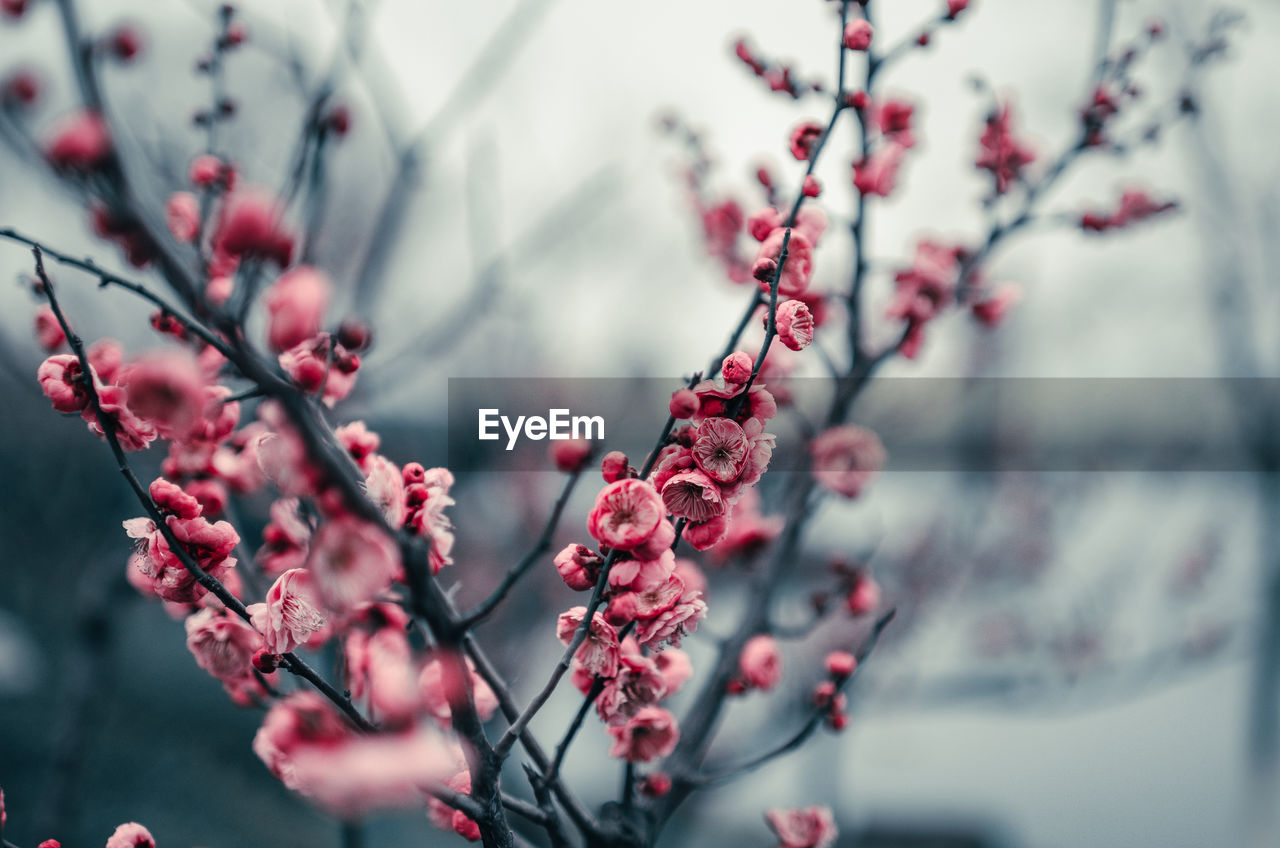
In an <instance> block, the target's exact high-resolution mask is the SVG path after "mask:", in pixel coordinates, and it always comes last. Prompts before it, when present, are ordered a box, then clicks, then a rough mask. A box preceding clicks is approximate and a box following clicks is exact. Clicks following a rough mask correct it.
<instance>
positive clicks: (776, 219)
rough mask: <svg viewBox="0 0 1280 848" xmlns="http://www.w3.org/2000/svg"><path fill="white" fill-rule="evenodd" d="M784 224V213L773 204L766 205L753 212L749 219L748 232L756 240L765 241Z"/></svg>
mask: <svg viewBox="0 0 1280 848" xmlns="http://www.w3.org/2000/svg"><path fill="white" fill-rule="evenodd" d="M782 224H783V217H782V213H781V212H779V211H778V210H777V209H774V208H773V207H772V206H766V207H765V208H763V209H759V210H757V211H756V212H754V213H752V215H751V217H750V218H748V219H747V232H749V233H750V234H751V237H752V238H753V239H755V240H756V241H764V240H765V239H767V238H768V237H769V236H770V235H771V234H772V233H773V231H774V230H776V229H778V228H779V227H781V226H782Z"/></svg>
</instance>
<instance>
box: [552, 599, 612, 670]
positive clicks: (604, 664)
mask: <svg viewBox="0 0 1280 848" xmlns="http://www.w3.org/2000/svg"><path fill="white" fill-rule="evenodd" d="M586 615H587V608H586V607H572V608H571V609H569V611H568V612H563V613H561V614H560V618H559V619H558V621H557V622H556V637H557V638H558V639H559V640H560V641H561V642H563V643H564V644H566V645H568V644H570V643H571V642H572V641H573V637H574V634H575V633H576V632H577V630H578V628H579V627H580V626H581V625H582V621H583V619H585V618H586ZM618 652H619V645H618V631H617V629H616V628H614V626H613V625H612V624H610V623H609V622H607V621H605V619H604V616H602V615H601V614H600V613H598V612H597V613H595V615H593V616H592V617H591V626H590V627H589V628H587V637H586V639H584V640H583V642H582V644H581V645H580V646H579V647H578V651H577V653H576V654H575V655H574V659H575V660H576V661H577V662H578V663H579V664H580V665H581V666H582V667H583V668H584V669H586V670H587V671H589V672H591V673H592V674H594V675H597V676H599V677H613V676H614V675H615V674H617V673H618Z"/></svg>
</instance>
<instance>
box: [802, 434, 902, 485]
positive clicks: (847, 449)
mask: <svg viewBox="0 0 1280 848" xmlns="http://www.w3.org/2000/svg"><path fill="white" fill-rule="evenodd" d="M809 454H810V457H811V458H812V461H813V476H814V479H816V480H817V481H818V483H819V484H820V485H821V486H822V487H823V488H825V489H828V490H829V491H832V492H835V493H836V494H838V495H843V496H844V497H846V498H856V497H857V496H858V495H859V494H861V493H862V490H863V489H864V488H865V487H866V485H867V484H868V483H870V482H871V480H872V479H873V478H874V477H875V476H876V474H877V473H879V471H880V469H881V468H883V467H884V463H885V459H886V454H885V449H884V445H883V444H881V442H880V439H879V437H877V436H876V434H875V433H873V432H871V431H870V430H868V429H866V428H865V427H858V426H856V425H853V424H846V425H842V426H839V427H832V428H830V429H828V430H825V431H823V432H822V433H820V434H819V435H818V436H817V438H815V439H814V440H813V441H812V442H811V443H810V445H809Z"/></svg>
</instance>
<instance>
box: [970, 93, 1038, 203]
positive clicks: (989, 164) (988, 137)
mask: <svg viewBox="0 0 1280 848" xmlns="http://www.w3.org/2000/svg"><path fill="white" fill-rule="evenodd" d="M980 143H981V147H982V149H981V151H980V152H979V153H978V160H977V166H978V168H980V169H982V170H985V171H990V172H991V176H992V177H993V178H994V179H995V188H996V194H1004V193H1005V192H1006V191H1008V190H1009V187H1010V186H1011V185H1013V183H1014V182H1016V181H1017V180H1018V178H1019V177H1021V176H1022V170H1023V168H1025V167H1026V166H1027V165H1028V164H1030V163H1031V162H1032V161H1034V160H1035V158H1036V155H1035V151H1033V150H1031V148H1029V147H1027V146H1026V145H1024V144H1022V143H1020V142H1019V141H1018V140H1017V139H1016V138H1014V135H1013V112H1012V107H1011V106H1010V105H1009V104H1008V103H1006V104H1004V105H1003V106H1001V107H1000V109H999V110H998V111H996V112H995V113H994V114H992V115H991V116H990V117H988V118H987V128H986V130H985V131H984V132H983V133H982V139H981V142H980Z"/></svg>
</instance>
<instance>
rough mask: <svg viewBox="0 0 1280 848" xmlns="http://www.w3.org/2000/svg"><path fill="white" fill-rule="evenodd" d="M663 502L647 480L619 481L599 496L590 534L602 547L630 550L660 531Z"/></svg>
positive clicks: (630, 479) (589, 528)
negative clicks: (603, 545)
mask: <svg viewBox="0 0 1280 848" xmlns="http://www.w3.org/2000/svg"><path fill="white" fill-rule="evenodd" d="M662 503H663V501H662V499H661V498H659V497H658V493H657V492H656V491H654V488H653V486H651V485H649V484H648V483H646V482H644V481H643V480H636V479H632V478H628V479H625V480H618V481H617V482H614V483H610V484H609V485H607V486H605V487H604V488H603V489H601V490H600V493H599V494H598V495H596V503H595V507H594V508H593V509H592V510H591V513H590V515H588V516H587V531H588V532H589V533H590V534H591V537H592V538H593V539H595V540H596V541H597V542H600V543H601V544H605V545H608V546H609V547H611V548H623V549H627V550H629V549H631V548H634V547H636V546H637V545H640V544H642V543H644V542H645V540H647V539H648V538H649V537H650V536H652V535H653V534H654V532H655V531H657V529H658V525H659V524H660V523H661V521H662V519H663V518H664V517H665V510H664V509H663V507H662Z"/></svg>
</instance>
